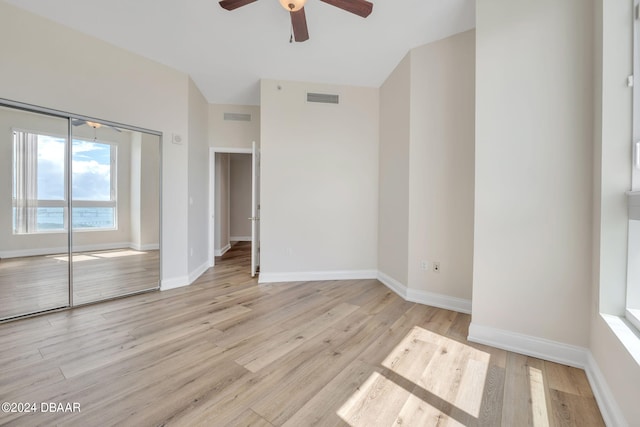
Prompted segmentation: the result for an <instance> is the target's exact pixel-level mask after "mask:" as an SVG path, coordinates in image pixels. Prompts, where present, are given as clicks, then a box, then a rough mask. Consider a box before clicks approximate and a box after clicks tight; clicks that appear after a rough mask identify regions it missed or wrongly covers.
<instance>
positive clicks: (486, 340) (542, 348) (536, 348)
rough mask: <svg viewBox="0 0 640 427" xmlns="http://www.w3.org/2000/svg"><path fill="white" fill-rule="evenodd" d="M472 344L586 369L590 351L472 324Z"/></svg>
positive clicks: (470, 338) (470, 334)
mask: <svg viewBox="0 0 640 427" xmlns="http://www.w3.org/2000/svg"><path fill="white" fill-rule="evenodd" d="M467 339H468V340H469V341H471V342H477V343H479V344H485V345H490V346H491V347H497V348H501V349H503V350H508V351H513V352H514V353H520V354H524V355H527V356H533V357H537V358H539V359H545V360H549V361H551V362H556V363H562V364H563V365H569V366H573V367H575V368H581V369H585V368H586V366H587V355H588V352H589V350H588V349H586V348H584V347H578V346H575V345H571V344H565V343H561V342H558V341H552V340H548V339H545V338H539V337H534V336H532V335H524V334H519V333H517V332H511V331H505V330H503V329H496V328H492V327H489V326H483V325H478V324H477V323H473V322H471V325H469V336H468V337H467Z"/></svg>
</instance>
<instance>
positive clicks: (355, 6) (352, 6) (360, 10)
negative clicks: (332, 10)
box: [321, 0, 373, 18]
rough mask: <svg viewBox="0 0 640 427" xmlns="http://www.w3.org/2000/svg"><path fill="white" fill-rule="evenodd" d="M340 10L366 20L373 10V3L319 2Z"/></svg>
mask: <svg viewBox="0 0 640 427" xmlns="http://www.w3.org/2000/svg"><path fill="white" fill-rule="evenodd" d="M321 1H323V2H325V3H328V4H330V5H332V6H335V7H339V8H340V9H342V10H346V11H347V12H351V13H353V14H356V15H358V16H362V17H363V18H366V17H367V16H369V14H370V13H371V11H372V10H373V3H371V2H368V1H366V0H321Z"/></svg>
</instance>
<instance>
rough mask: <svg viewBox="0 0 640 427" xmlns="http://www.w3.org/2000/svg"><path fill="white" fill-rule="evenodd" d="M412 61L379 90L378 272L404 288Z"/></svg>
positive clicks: (406, 61) (405, 61)
mask: <svg viewBox="0 0 640 427" xmlns="http://www.w3.org/2000/svg"><path fill="white" fill-rule="evenodd" d="M410 92H411V59H410V54H407V55H406V56H405V57H404V59H403V60H402V61H401V62H400V63H399V64H398V66H397V67H396V68H395V70H394V71H393V72H392V73H391V75H390V76H389V77H388V78H387V80H386V81H385V82H384V84H383V85H382V86H381V87H380V131H379V132H380V162H379V192H380V195H379V201H378V270H379V271H380V272H381V273H383V274H385V275H387V276H389V277H391V278H392V279H394V280H396V281H398V282H400V283H402V284H404V285H405V286H406V284H407V282H408V268H407V267H408V265H407V259H408V258H409V252H408V251H409V140H410V122H409V119H410V117H411V110H410V107H411V102H410Z"/></svg>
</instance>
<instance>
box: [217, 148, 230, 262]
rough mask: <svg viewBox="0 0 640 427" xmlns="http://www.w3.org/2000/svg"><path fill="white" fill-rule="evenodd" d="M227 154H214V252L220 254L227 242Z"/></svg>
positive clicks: (228, 209) (228, 208) (228, 162)
mask: <svg viewBox="0 0 640 427" xmlns="http://www.w3.org/2000/svg"><path fill="white" fill-rule="evenodd" d="M229 159H230V157H229V154H228V153H216V157H215V192H214V197H215V202H216V203H215V213H214V216H215V221H214V222H215V228H216V231H215V233H214V235H215V248H214V249H215V252H216V254H217V255H220V254H221V251H222V250H224V249H225V248H226V247H227V246H228V245H229V243H230V241H229V214H230V212H229V211H230V207H229V175H230V174H229V166H230V160H229Z"/></svg>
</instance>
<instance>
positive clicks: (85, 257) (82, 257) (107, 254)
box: [51, 249, 146, 262]
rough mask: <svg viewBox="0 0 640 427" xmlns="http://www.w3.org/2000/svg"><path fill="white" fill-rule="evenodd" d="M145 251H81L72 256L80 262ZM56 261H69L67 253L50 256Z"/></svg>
mask: <svg viewBox="0 0 640 427" xmlns="http://www.w3.org/2000/svg"><path fill="white" fill-rule="evenodd" d="M145 254H146V252H142V251H134V250H132V249H125V250H115V251H109V252H93V253H82V254H74V255H72V256H73V262H80V261H91V260H97V259H100V258H121V257H125V256H133V255H145ZM51 258H53V259H55V260H57V261H64V262H69V256H68V255H55V256H53V257H51Z"/></svg>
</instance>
